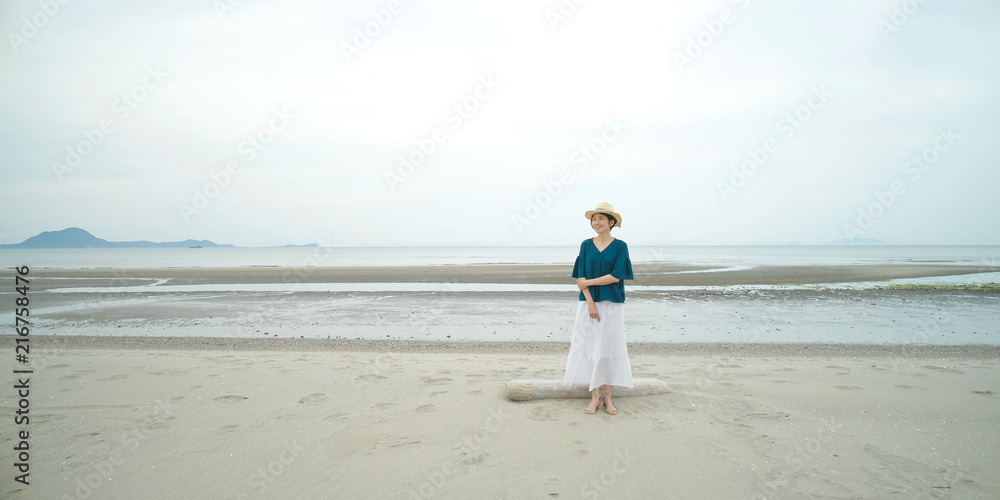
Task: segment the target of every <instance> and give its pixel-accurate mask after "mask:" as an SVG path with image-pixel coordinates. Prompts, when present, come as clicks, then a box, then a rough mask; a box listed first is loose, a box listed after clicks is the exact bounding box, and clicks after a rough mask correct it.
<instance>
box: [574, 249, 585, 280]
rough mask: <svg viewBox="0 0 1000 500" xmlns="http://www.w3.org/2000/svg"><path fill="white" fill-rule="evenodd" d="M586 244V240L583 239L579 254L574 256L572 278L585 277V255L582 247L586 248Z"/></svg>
mask: <svg viewBox="0 0 1000 500" xmlns="http://www.w3.org/2000/svg"><path fill="white" fill-rule="evenodd" d="M586 244H587V242H586V241H584V242H583V243H581V244H580V254H579V255H577V256H576V262H574V263H573V277H574V278H586V277H587V271H586V266H587V256H586V255H584V254H583V252H584V248H586V247H585V246H584V245H586Z"/></svg>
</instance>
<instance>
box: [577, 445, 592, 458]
mask: <svg viewBox="0 0 1000 500" xmlns="http://www.w3.org/2000/svg"><path fill="white" fill-rule="evenodd" d="M573 444H575V445H577V446H579V448H577V449H576V454H577V455H580V456H581V457H582V456H584V455H589V454H590V450H587V443H586V442H585V441H573Z"/></svg>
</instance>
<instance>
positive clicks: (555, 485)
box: [545, 478, 561, 498]
mask: <svg viewBox="0 0 1000 500" xmlns="http://www.w3.org/2000/svg"><path fill="white" fill-rule="evenodd" d="M559 491H561V490H560V488H559V479H557V478H552V479H549V480H548V481H546V482H545V492H546V493H548V494H549V497H550V498H558V497H559Z"/></svg>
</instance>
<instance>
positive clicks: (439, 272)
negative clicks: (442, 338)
mask: <svg viewBox="0 0 1000 500" xmlns="http://www.w3.org/2000/svg"><path fill="white" fill-rule="evenodd" d="M571 267H572V266H570V265H468V266H419V267H305V268H259V267H255V268H204V269H179V268H176V269H170V268H168V269H76V270H64V269H34V270H32V271H31V277H32V278H35V279H37V280H38V283H37V284H36V285H35V286H37V287H39V288H38V290H49V289H54V288H68V287H80V286H99V287H106V286H137V285H147V284H152V283H155V282H157V281H159V280H169V281H168V283H169V284H174V285H184V284H219V283H239V284H252V283H501V284H567V283H569V284H572V282H573V280H572V278H570V277H569V275H570V271H571ZM988 272H1000V267H989V266H959V265H941V264H873V265H835V266H834V265H832V266H759V267H753V268H750V269H732V268H727V267H722V266H693V265H687V264H639V265H636V266H634V273H635V277H636V279H635V280H632V281H631V282H626V286H627V285H642V286H734V285H784V284H800V285H802V284H818V283H849V282H857V281H883V280H888V279H899V278H922V277H934V276H959V275H965V274H976V273H988ZM12 273H13V271H11V270H9V269H7V270H3V271H0V277H12V276H13V274H12ZM66 278H72V279H66Z"/></svg>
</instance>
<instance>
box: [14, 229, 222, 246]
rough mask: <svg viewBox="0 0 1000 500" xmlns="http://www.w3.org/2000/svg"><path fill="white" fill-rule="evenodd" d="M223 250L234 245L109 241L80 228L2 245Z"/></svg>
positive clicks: (205, 242) (48, 233)
mask: <svg viewBox="0 0 1000 500" xmlns="http://www.w3.org/2000/svg"><path fill="white" fill-rule="evenodd" d="M209 247H215V248H222V247H234V245H219V244H216V243H213V242H211V241H208V240H184V241H173V242H167V243H156V242H152V241H145V240H143V241H108V240H105V239H101V238H98V237H96V236H94V235H92V234H90V233H89V232H87V231H85V230H83V229H80V228H78V227H71V228H67V229H63V230H62V231H45V232H44V233H41V234H39V235H37V236H32V237H31V238H28V239H26V240H24V241H22V242H20V243H13V244H6V245H0V248H209Z"/></svg>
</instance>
